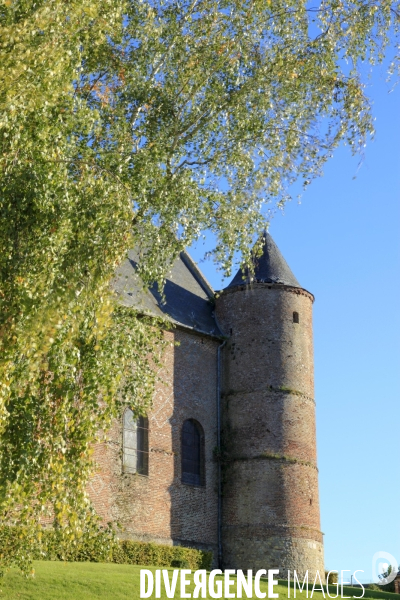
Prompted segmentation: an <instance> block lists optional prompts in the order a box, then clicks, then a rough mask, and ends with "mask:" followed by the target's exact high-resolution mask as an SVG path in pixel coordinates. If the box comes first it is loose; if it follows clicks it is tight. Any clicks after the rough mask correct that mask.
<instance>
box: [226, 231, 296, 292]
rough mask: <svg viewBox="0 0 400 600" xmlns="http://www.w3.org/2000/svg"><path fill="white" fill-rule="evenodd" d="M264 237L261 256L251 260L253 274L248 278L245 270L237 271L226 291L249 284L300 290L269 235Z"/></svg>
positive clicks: (266, 234) (265, 234)
mask: <svg viewBox="0 0 400 600" xmlns="http://www.w3.org/2000/svg"><path fill="white" fill-rule="evenodd" d="M264 237H265V243H264V248H263V253H262V255H261V256H259V257H257V258H254V259H253V260H254V266H255V269H254V274H253V275H251V276H250V275H249V273H248V271H247V270H246V271H245V273H243V271H242V269H239V271H238V272H237V273H236V275H235V277H234V278H233V279H232V281H231V282H230V284H229V285H228V286H227V288H226V289H229V288H232V287H235V286H237V285H243V284H246V283H251V282H253V283H259V282H261V283H281V284H283V285H290V286H292V287H298V288H301V285H300V284H299V282H298V281H297V279H296V277H295V276H294V275H293V273H292V271H291V269H290V267H289V265H288V264H287V262H286V260H285V259H284V258H283V256H282V254H281V252H280V250H279V248H278V246H277V245H276V244H275V242H274V240H273V239H272V237H271V235H270V234H269V233H267V232H265V233H264Z"/></svg>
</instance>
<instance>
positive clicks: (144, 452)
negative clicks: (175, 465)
mask: <svg viewBox="0 0 400 600" xmlns="http://www.w3.org/2000/svg"><path fill="white" fill-rule="evenodd" d="M123 430H124V432H123V457H122V466H123V470H124V472H125V473H140V474H141V475H148V474H149V421H148V419H147V417H143V416H140V417H136V416H135V414H134V412H133V411H132V410H131V409H130V408H127V409H126V410H125V412H124V421H123Z"/></svg>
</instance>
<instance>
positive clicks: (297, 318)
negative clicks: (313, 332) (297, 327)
mask: <svg viewBox="0 0 400 600" xmlns="http://www.w3.org/2000/svg"><path fill="white" fill-rule="evenodd" d="M293 323H300V321H299V313H298V312H294V313H293Z"/></svg>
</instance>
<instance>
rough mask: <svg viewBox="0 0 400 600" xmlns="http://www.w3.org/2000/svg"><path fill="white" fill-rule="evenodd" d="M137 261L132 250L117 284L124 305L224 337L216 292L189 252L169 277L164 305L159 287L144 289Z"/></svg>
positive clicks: (175, 265) (183, 256)
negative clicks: (218, 320) (217, 316)
mask: <svg viewBox="0 0 400 600" xmlns="http://www.w3.org/2000/svg"><path fill="white" fill-rule="evenodd" d="M137 260H138V257H137V254H136V252H135V251H134V250H130V251H129V252H128V258H127V259H126V260H125V261H124V262H123V263H122V264H121V266H120V267H119V269H118V270H117V273H116V277H115V279H114V282H113V287H114V290H115V291H116V293H117V294H118V295H119V298H120V301H121V303H122V304H123V305H125V306H131V307H132V308H135V309H136V310H139V311H143V313H146V314H152V315H154V316H164V317H167V318H168V319H170V320H171V321H172V322H174V323H176V324H180V325H183V326H186V327H190V328H191V329H194V330H197V331H199V332H203V333H207V334H209V335H215V336H220V335H221V332H220V330H219V329H218V326H217V324H216V321H215V318H214V303H213V298H214V291H213V289H212V288H211V286H210V285H209V283H208V282H207V280H206V279H205V277H204V276H203V275H202V273H201V271H200V270H199V269H198V267H197V266H196V264H195V263H194V262H193V261H192V259H191V258H190V256H189V255H188V254H187V253H186V252H181V253H180V255H179V256H178V257H177V258H176V260H175V261H174V263H173V264H172V267H171V269H170V271H169V273H168V274H167V276H166V281H165V287H164V301H163V298H162V295H161V293H160V292H159V290H158V286H157V284H154V285H153V286H152V287H151V288H146V287H145V286H144V285H143V282H142V281H141V279H140V277H139V275H138V274H137Z"/></svg>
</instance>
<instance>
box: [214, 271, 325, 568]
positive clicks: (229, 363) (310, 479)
mask: <svg viewBox="0 0 400 600" xmlns="http://www.w3.org/2000/svg"><path fill="white" fill-rule="evenodd" d="M312 300H313V297H312V296H311V294H309V293H308V292H306V291H304V290H300V289H298V288H289V287H286V286H283V285H277V284H275V285H274V284H264V283H256V284H253V285H251V286H240V287H236V288H230V289H228V290H225V291H224V292H223V293H222V294H221V296H220V297H219V298H218V300H217V303H216V314H217V318H218V321H219V324H220V326H221V327H222V330H223V331H224V332H225V333H226V334H229V335H230V338H229V341H228V343H227V345H226V347H225V349H224V362H223V371H224V376H223V440H224V450H225V456H226V463H225V468H224V486H223V513H222V514H223V556H224V563H225V565H226V567H230V568H242V569H250V568H252V569H260V568H279V569H280V572H281V576H282V577H287V570H288V569H291V570H292V569H296V570H297V571H298V573H303V572H305V571H306V570H307V569H308V570H309V571H310V573H311V574H312V573H313V572H314V571H315V570H317V569H318V570H319V571H320V573H321V576H323V572H324V562H323V546H322V534H321V532H320V520H319V497H318V471H317V466H316V436H315V414H314V413H315V403H314V379H313V344H312ZM294 312H297V313H298V315H299V323H294V322H293V313H294Z"/></svg>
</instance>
